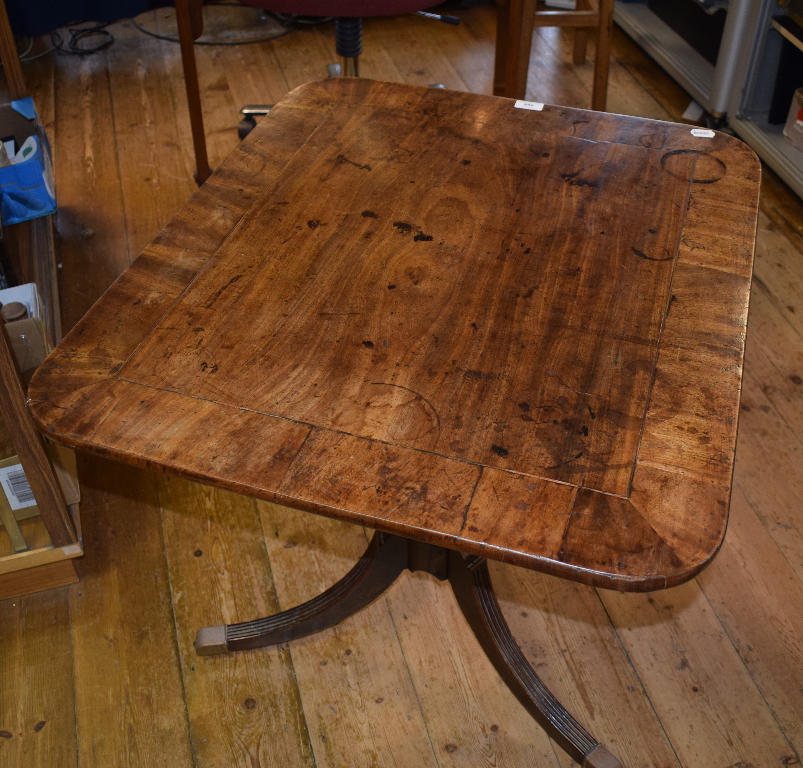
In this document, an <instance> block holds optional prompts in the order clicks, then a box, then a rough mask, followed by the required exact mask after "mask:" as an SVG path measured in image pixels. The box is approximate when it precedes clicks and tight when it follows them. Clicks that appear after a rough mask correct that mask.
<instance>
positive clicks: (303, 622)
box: [195, 532, 622, 768]
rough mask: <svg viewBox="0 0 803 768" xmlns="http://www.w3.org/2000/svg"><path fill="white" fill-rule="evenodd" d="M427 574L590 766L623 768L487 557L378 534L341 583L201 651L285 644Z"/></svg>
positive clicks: (204, 634)
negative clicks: (529, 633)
mask: <svg viewBox="0 0 803 768" xmlns="http://www.w3.org/2000/svg"><path fill="white" fill-rule="evenodd" d="M405 570H410V571H424V572H426V573H430V574H432V575H433V576H434V577H435V578H437V579H439V580H441V581H447V580H448V582H449V583H450V584H451V587H452V590H453V591H454V594H455V597H456V598H457V603H458V605H459V606H460V609H461V610H462V611H463V615H464V616H465V618H466V621H468V624H469V626H470V627H471V629H472V630H473V632H474V635H475V636H476V638H477V640H478V641H479V643H480V645H481V646H482V649H483V650H484V651H485V653H486V655H487V656H488V658H489V659H490V660H491V662H492V663H493V665H494V666H495V667H496V670H497V672H498V673H499V674H500V676H501V677H502V679H503V680H504V681H505V683H507V685H508V687H509V688H510V690H511V691H513V693H514V694H515V695H516V697H517V698H518V700H519V701H520V702H521V703H522V704H523V705H524V707H525V708H526V709H527V711H528V712H529V713H530V714H531V715H532V716H533V717H534V718H535V720H536V721H537V722H538V723H539V724H540V725H541V726H542V727H543V728H544V729H545V730H546V732H547V733H548V734H549V736H550V737H551V738H552V739H554V740H555V741H556V742H557V743H558V744H559V745H560V746H561V748H563V749H564V750H565V751H566V753H567V754H568V755H570V756H571V757H572V758H573V759H574V760H575V761H577V762H578V763H580V764H581V765H582V766H583V767H584V768H622V767H621V764H620V763H619V761H618V760H617V759H616V758H615V757H613V755H611V753H610V752H608V750H607V749H605V747H604V746H602V745H601V744H600V743H599V742H597V741H596V740H595V739H594V738H593V737H592V736H591V735H590V734H589V733H588V732H587V731H586V730H585V729H584V728H583V727H582V726H581V725H580V724H579V723H578V722H577V721H576V720H575V719H574V718H573V717H572V716H571V715H570V714H569V713H568V712H567V711H566V710H565V709H564V708H563V706H562V705H561V704H560V702H559V701H558V700H557V699H556V698H555V697H554V696H553V695H552V694H551V693H550V692H549V690H548V689H547V687H546V686H545V685H544V683H543V682H542V681H541V679H540V678H539V677H538V675H537V674H536V673H535V670H533V668H532V667H531V666H530V664H529V662H528V661H527V659H526V658H525V657H524V654H523V653H522V652H521V649H520V648H519V646H518V645H517V644H516V641H515V640H514V639H513V635H512V634H511V632H510V628H509V627H508V625H507V622H506V621H505V618H504V616H503V615H502V611H501V609H500V608H499V603H498V602H497V600H496V596H495V595H494V591H493V586H492V585H491V579H490V575H489V573H488V566H487V564H486V562H485V559H484V558H482V557H475V556H466V555H463V554H461V553H460V552H456V551H454V550H449V549H446V548H445V547H439V546H435V545H433V544H424V543H422V542H419V541H414V540H413V539H406V538H404V537H402V536H395V535H392V534H387V533H381V532H377V533H376V534H375V535H374V538H373V539H372V540H371V543H370V545H369V546H368V549H367V550H366V552H365V554H364V555H363V556H362V557H361V558H360V560H359V561H358V563H357V564H356V565H355V566H354V568H352V569H351V570H350V571H349V572H348V573H347V574H346V575H345V576H344V577H343V578H342V579H341V580H340V581H338V582H337V583H336V584H334V585H333V586H332V587H330V588H329V589H327V590H326V591H325V592H323V593H322V594H320V595H318V597H315V598H313V599H312V600H310V601H309V602H306V603H303V604H301V605H299V606H297V607H295V608H291V609H290V610H287V611H282V612H281V613H277V614H275V615H274V616H268V617H267V618H264V619H256V620H254V621H247V622H243V623H242V624H230V625H220V626H216V627H204V628H203V629H200V630H199V631H198V635H197V637H196V639H195V648H196V650H197V652H198V654H199V655H201V656H211V655H214V654H220V653H228V652H230V651H241V650H246V649H249V648H261V647H264V646H267V645H278V644H279V643H284V642H287V641H289V640H295V639H297V638H300V637H306V636H307V635H311V634H314V633H315V632H319V631H321V630H323V629H328V628H329V627H333V626H334V625H335V624H338V623H339V622H341V621H342V620H343V619H345V618H347V617H349V616H351V615H352V614H354V613H356V612H357V611H359V610H360V609H362V608H364V607H365V606H366V605H368V604H369V603H371V602H373V601H374V600H375V599H376V598H377V597H379V595H381V594H382V593H383V592H384V591H385V590H386V589H387V588H388V587H389V586H390V585H391V584H392V583H393V582H394V581H395V580H396V578H397V577H398V576H399V574H401V573H402V571H405Z"/></svg>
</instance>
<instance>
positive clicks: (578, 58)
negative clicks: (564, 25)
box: [572, 0, 596, 65]
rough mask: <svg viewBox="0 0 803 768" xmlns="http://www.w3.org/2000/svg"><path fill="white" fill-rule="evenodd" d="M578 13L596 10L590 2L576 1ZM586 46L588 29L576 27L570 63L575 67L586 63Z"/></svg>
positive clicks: (587, 0)
mask: <svg viewBox="0 0 803 768" xmlns="http://www.w3.org/2000/svg"><path fill="white" fill-rule="evenodd" d="M577 10H578V11H591V10H596V9H595V8H594V6H592V4H591V0H577ZM587 46H588V29H586V28H585V27H576V28H575V30H574V49H573V50H572V61H573V62H574V64H575V65H578V64H585V63H586V47H587Z"/></svg>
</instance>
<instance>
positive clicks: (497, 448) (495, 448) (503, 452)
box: [491, 445, 510, 456]
mask: <svg viewBox="0 0 803 768" xmlns="http://www.w3.org/2000/svg"><path fill="white" fill-rule="evenodd" d="M491 450H492V451H493V452H494V453H495V454H496V455H497V456H507V455H508V453H510V451H508V449H507V448H503V447H502V446H501V445H492V446H491Z"/></svg>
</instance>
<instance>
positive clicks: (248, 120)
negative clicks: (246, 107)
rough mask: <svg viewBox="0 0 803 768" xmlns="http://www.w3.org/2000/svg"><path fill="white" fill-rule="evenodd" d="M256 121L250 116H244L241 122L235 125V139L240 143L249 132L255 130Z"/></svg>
mask: <svg viewBox="0 0 803 768" xmlns="http://www.w3.org/2000/svg"><path fill="white" fill-rule="evenodd" d="M256 124H257V121H256V120H255V119H254V118H253V117H252V116H251V115H246V116H245V117H244V118H243V119H242V120H240V122H239V124H238V125H237V137H238V138H239V139H240V141H242V140H243V139H244V138H245V137H246V136H248V134H249V133H251V131H253V130H254V128H256Z"/></svg>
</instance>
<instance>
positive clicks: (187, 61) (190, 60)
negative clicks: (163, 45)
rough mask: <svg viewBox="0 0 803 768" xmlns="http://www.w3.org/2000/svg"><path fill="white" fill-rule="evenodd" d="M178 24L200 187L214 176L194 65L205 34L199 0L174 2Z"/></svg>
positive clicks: (196, 174) (196, 178)
mask: <svg viewBox="0 0 803 768" xmlns="http://www.w3.org/2000/svg"><path fill="white" fill-rule="evenodd" d="M175 6H176V23H177V25H178V37H179V42H180V45H181V66H182V68H183V70H184V87H185V89H186V91H187V106H188V107H189V110H190V128H191V130H192V146H193V149H194V151H195V181H196V182H198V185H199V186H200V185H201V184H203V183H204V182H205V181H206V180H207V179H208V178H209V176H210V175H211V173H212V172H211V170H210V169H209V159H208V157H207V154H206V136H205V134H204V116H203V111H202V109H201V91H200V88H199V86H198V68H197V66H196V63H195V47H194V45H193V41H194V40H195V39H196V38H198V37H200V36H201V33H202V32H203V26H202V22H201V21H200V19H201V17H200V10H199V9H200V3H198V2H197V0H175Z"/></svg>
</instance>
